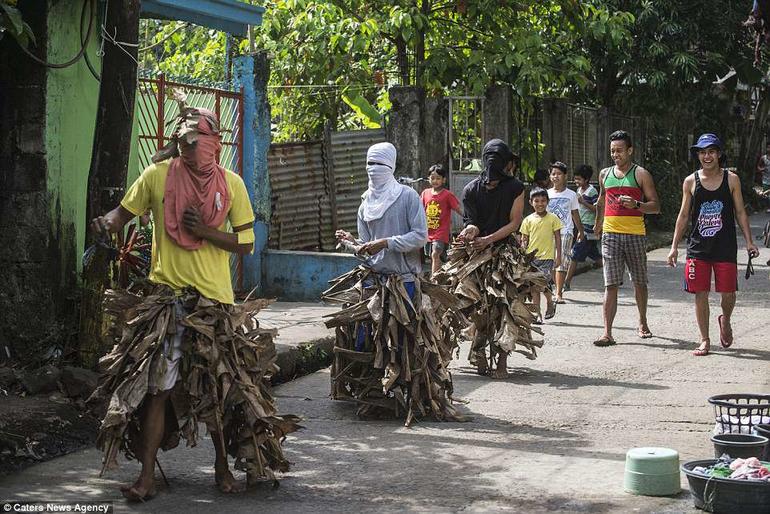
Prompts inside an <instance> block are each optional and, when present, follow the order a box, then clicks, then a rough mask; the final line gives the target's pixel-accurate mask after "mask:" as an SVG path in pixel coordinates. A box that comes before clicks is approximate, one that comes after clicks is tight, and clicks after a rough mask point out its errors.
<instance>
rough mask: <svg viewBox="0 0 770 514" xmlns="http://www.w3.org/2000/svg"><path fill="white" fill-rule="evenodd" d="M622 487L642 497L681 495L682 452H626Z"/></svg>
mask: <svg viewBox="0 0 770 514" xmlns="http://www.w3.org/2000/svg"><path fill="white" fill-rule="evenodd" d="M623 488H624V489H625V490H626V492H629V493H631V494H638V495H642V496H670V495H674V494H677V493H679V491H680V490H681V487H680V485H679V453H677V452H676V450H671V449H669V448H632V449H630V450H628V452H627V453H626V472H625V475H624V478H623Z"/></svg>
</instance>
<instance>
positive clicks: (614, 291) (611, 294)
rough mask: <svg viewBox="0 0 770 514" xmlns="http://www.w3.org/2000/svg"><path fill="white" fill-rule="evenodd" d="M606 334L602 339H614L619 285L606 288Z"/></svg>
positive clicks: (604, 306)
mask: <svg viewBox="0 0 770 514" xmlns="http://www.w3.org/2000/svg"><path fill="white" fill-rule="evenodd" d="M603 312H604V335H603V336H602V339H605V338H606V339H608V340H610V341H612V340H613V339H612V324H613V323H615V315H616V314H617V313H618V286H607V287H605V288H604V305H603Z"/></svg>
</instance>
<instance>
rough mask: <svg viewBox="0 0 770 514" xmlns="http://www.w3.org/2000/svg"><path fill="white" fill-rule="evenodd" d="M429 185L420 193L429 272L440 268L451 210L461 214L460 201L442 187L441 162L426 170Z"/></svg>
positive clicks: (446, 240) (444, 171)
mask: <svg viewBox="0 0 770 514" xmlns="http://www.w3.org/2000/svg"><path fill="white" fill-rule="evenodd" d="M428 173H429V175H428V178H429V179H430V185H431V187H429V188H427V189H425V190H423V192H422V194H421V195H420V199H421V200H422V205H423V207H425V215H426V216H427V218H428V244H427V245H425V256H426V257H430V258H431V273H436V272H437V271H438V270H439V268H441V256H442V255H443V254H444V252H445V251H446V249H447V246H449V235H450V229H451V226H452V211H455V212H456V213H457V214H460V215H462V211H461V210H460V202H458V201H457V197H456V196H455V195H454V194H452V192H451V191H450V190H448V189H446V188H445V187H444V185H445V184H446V170H444V167H443V166H442V165H441V164H434V165H433V166H431V167H430V169H429V170H428Z"/></svg>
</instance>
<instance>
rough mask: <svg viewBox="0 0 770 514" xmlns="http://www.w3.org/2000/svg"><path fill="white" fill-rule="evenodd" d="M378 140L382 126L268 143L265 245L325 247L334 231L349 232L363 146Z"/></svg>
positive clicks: (361, 186)
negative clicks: (268, 210) (269, 207)
mask: <svg viewBox="0 0 770 514" xmlns="http://www.w3.org/2000/svg"><path fill="white" fill-rule="evenodd" d="M384 140H385V131H383V130H359V131H350V132H332V131H327V132H326V136H325V137H324V139H323V140H322V141H310V142H303V143H299V142H296V143H295V142H292V143H282V144H274V145H271V146H270V152H269V154H268V172H269V175H270V187H271V189H272V217H271V220H270V234H269V247H270V248H274V249H280V250H316V251H331V250H333V249H334V246H335V241H334V231H335V230H336V229H338V228H341V229H345V230H349V231H352V232H354V233H355V231H356V213H357V211H358V206H359V205H360V203H361V194H362V193H363V192H364V191H365V190H366V187H367V176H366V171H365V169H366V150H367V149H368V148H369V146H371V145H372V144H374V143H377V142H380V141H384Z"/></svg>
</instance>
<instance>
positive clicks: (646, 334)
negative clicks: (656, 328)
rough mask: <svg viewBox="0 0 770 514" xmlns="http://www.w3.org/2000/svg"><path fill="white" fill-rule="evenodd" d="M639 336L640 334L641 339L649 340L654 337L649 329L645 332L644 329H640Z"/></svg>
mask: <svg viewBox="0 0 770 514" xmlns="http://www.w3.org/2000/svg"><path fill="white" fill-rule="evenodd" d="M638 334H639V337H641V338H642V339H649V338H651V337H652V332H650V330H649V329H647V330H644V329H642V328H640V329H639V330H638Z"/></svg>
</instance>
